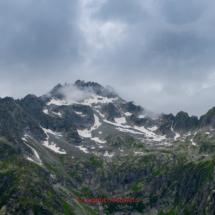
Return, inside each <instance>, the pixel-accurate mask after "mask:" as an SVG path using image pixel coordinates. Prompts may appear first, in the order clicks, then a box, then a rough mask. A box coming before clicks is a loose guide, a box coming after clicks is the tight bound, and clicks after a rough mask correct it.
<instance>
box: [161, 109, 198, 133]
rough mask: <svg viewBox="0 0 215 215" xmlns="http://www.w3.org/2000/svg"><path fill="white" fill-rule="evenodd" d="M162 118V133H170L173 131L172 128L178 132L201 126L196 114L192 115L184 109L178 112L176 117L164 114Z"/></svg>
mask: <svg viewBox="0 0 215 215" xmlns="http://www.w3.org/2000/svg"><path fill="white" fill-rule="evenodd" d="M161 120H162V124H161V125H160V127H159V131H160V132H161V133H162V134H168V133H169V132H171V128H172V129H173V130H174V131H177V132H186V131H188V130H192V129H195V128H197V127H198V126H199V120H198V118H197V117H196V116H191V117H190V116H189V115H188V114H187V113H185V112H183V111H180V112H179V113H177V115H176V116H175V117H174V116H173V115H172V114H169V115H166V114H163V115H162V116H161Z"/></svg>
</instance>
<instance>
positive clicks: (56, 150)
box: [41, 127, 66, 154]
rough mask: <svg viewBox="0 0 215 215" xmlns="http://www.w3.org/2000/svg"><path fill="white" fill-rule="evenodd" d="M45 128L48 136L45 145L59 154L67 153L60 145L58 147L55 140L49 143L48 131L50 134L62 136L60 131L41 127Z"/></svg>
mask: <svg viewBox="0 0 215 215" xmlns="http://www.w3.org/2000/svg"><path fill="white" fill-rule="evenodd" d="M41 128H42V129H43V131H44V132H45V134H46V136H47V138H46V141H44V144H43V145H44V146H45V147H47V148H49V149H51V150H52V151H54V152H56V153H58V154H66V151H65V150H64V149H60V147H57V144H56V143H54V142H53V141H52V142H51V143H49V141H48V140H49V135H48V133H50V134H54V135H55V136H62V135H61V134H60V133H58V132H54V131H52V130H50V129H45V128H43V127H41Z"/></svg>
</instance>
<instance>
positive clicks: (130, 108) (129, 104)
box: [121, 102, 144, 114]
mask: <svg viewBox="0 0 215 215" xmlns="http://www.w3.org/2000/svg"><path fill="white" fill-rule="evenodd" d="M121 108H122V110H123V111H124V112H130V113H134V114H137V113H138V112H141V111H143V110H144V109H143V108H142V107H140V106H139V105H138V106H137V105H134V104H133V102H127V103H126V104H122V105H121Z"/></svg>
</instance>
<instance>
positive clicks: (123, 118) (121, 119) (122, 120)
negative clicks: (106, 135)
mask: <svg viewBox="0 0 215 215" xmlns="http://www.w3.org/2000/svg"><path fill="white" fill-rule="evenodd" d="M114 120H115V121H116V123H117V124H124V123H126V119H125V117H121V118H114Z"/></svg>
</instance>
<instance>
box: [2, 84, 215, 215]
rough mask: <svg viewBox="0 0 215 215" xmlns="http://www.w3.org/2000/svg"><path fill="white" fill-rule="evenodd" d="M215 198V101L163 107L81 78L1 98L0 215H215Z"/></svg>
mask: <svg viewBox="0 0 215 215" xmlns="http://www.w3.org/2000/svg"><path fill="white" fill-rule="evenodd" d="M146 102H147V101H146ZM214 203H215V107H214V108H212V109H210V110H209V111H208V112H207V113H206V114H204V115H203V116H201V117H200V118H199V119H198V118H197V117H196V116H189V115H188V114H187V113H185V112H183V111H181V112H179V113H177V114H176V116H174V115H173V114H168V115H166V114H155V113H153V112H151V111H149V110H146V109H144V107H141V106H140V105H138V104H135V103H134V102H132V101H125V100H124V99H122V98H121V97H120V96H119V95H118V94H117V93H116V92H115V91H114V89H113V88H111V87H109V86H108V87H103V86H101V85H100V84H98V83H94V82H84V81H80V80H78V81H76V82H75V83H74V84H65V85H61V84H58V85H57V86H55V87H54V88H53V89H52V90H51V91H50V92H48V93H47V94H45V95H42V96H40V97H37V96H35V95H27V96H26V97H24V98H23V99H17V100H16V99H13V98H10V97H5V98H1V99H0V215H9V214H10V215H22V214H25V215H43V214H44V215H51V214H54V215H55V214H56V215H57V214H59V215H63V214H77V215H82V214H83V215H87V214H89V215H93V214H94V215H95V214H118V215H131V214H133V215H134V214H136V215H137V214H147V215H152V214H153V215H156V214H157V215H163V214H169V215H173V214H180V215H189V214H196V215H197V214H198V215H201V214H211V215H212V214H215V204H214Z"/></svg>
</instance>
